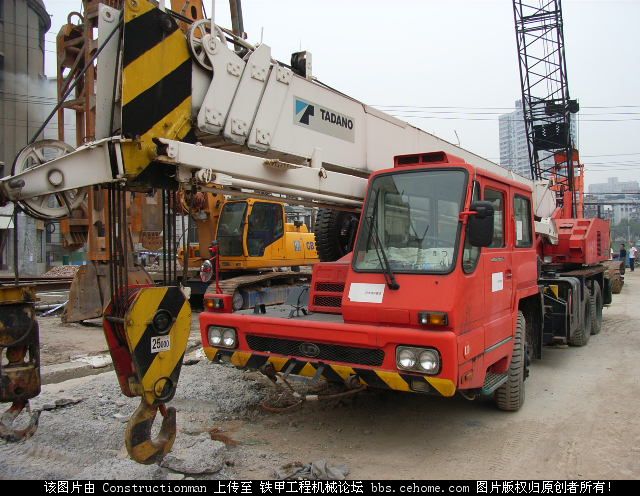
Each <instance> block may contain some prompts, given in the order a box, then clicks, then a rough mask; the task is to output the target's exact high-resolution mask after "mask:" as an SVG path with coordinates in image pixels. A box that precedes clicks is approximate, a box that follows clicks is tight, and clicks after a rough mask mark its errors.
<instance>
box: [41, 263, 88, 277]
mask: <svg viewBox="0 0 640 496" xmlns="http://www.w3.org/2000/svg"><path fill="white" fill-rule="evenodd" d="M79 268H80V266H79V265H56V266H55V267H52V268H51V269H50V270H49V271H47V272H45V273H44V274H43V277H74V276H75V275H76V272H78V269H79Z"/></svg>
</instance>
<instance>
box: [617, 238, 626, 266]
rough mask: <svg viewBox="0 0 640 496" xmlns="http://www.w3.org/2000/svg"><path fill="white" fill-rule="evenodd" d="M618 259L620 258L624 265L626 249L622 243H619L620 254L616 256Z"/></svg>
mask: <svg viewBox="0 0 640 496" xmlns="http://www.w3.org/2000/svg"><path fill="white" fill-rule="evenodd" d="M618 260H620V261H621V262H622V263H623V264H625V265H626V260H627V249H626V248H625V247H624V243H622V244H621V245H620V255H619V256H618Z"/></svg>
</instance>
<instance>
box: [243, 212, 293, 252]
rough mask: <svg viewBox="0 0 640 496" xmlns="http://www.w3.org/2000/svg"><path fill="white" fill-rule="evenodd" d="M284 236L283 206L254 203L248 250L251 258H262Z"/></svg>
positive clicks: (250, 217)
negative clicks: (268, 248)
mask: <svg viewBox="0 0 640 496" xmlns="http://www.w3.org/2000/svg"><path fill="white" fill-rule="evenodd" d="M283 234H284V223H283V216H282V205H278V204H276V203H262V202H257V203H254V205H253V209H252V210H251V215H250V216H249V232H248V235H247V249H248V251H249V256H250V257H261V256H263V255H264V250H265V248H266V247H267V246H269V245H270V244H271V243H273V242H274V241H275V240H277V239H278V238H280V237H282V235H283Z"/></svg>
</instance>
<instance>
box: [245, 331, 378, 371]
mask: <svg viewBox="0 0 640 496" xmlns="http://www.w3.org/2000/svg"><path fill="white" fill-rule="evenodd" d="M247 342H248V343H249V347H250V348H251V349H252V350H254V351H263V352H271V353H277V354H279V355H287V356H299V357H305V356H306V355H304V354H302V352H301V351H300V345H301V344H303V343H305V344H307V345H308V344H310V342H308V341H296V340H292V339H278V338H267V337H264V336H251V335H248V336H247ZM311 344H314V345H315V346H317V348H318V350H319V352H318V354H317V355H316V356H313V357H307V358H314V359H318V360H330V361H336V362H345V363H354V364H358V365H370V366H377V365H382V362H383V361H384V351H382V350H376V349H371V348H354V347H352V346H339V345H335V344H324V343H311Z"/></svg>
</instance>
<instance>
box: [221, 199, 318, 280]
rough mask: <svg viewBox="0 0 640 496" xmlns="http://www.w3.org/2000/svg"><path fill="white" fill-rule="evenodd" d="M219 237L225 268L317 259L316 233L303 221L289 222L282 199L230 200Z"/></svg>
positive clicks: (283, 264) (298, 263) (254, 266)
mask: <svg viewBox="0 0 640 496" xmlns="http://www.w3.org/2000/svg"><path fill="white" fill-rule="evenodd" d="M216 239H217V240H218V242H219V247H220V268H221V270H223V271H224V270H236V269H259V268H263V267H278V266H296V265H309V264H312V263H314V262H317V260H318V256H317V254H316V251H315V237H314V235H313V233H310V232H309V230H308V228H307V226H306V225H304V224H301V223H289V222H286V214H285V208H284V204H283V203H281V202H276V201H268V200H258V199H254V198H249V199H247V200H231V201H227V202H226V203H225V204H224V206H223V208H222V212H221V214H220V220H219V222H218V231H217V236H216Z"/></svg>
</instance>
